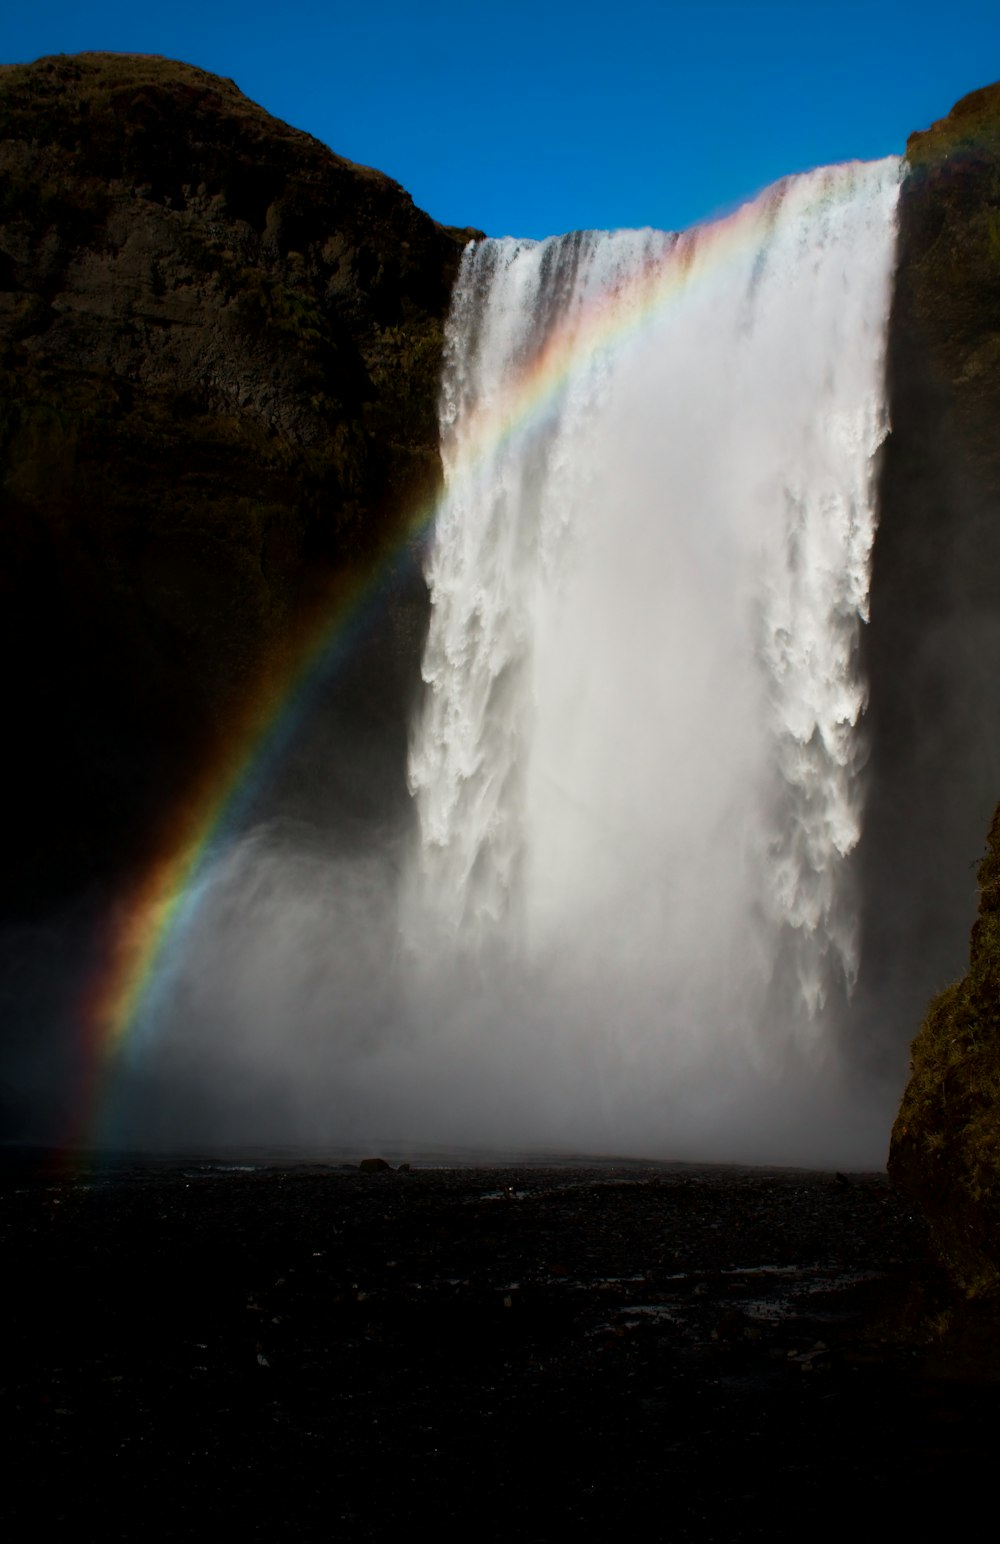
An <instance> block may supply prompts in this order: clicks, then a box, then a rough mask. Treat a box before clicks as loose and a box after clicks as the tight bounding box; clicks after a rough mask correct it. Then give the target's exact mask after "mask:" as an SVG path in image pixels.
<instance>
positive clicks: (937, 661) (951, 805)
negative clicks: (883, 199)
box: [865, 86, 1000, 1294]
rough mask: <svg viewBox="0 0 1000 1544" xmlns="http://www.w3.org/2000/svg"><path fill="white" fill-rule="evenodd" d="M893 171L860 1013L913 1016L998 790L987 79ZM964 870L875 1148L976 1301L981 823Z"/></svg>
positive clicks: (985, 1259)
mask: <svg viewBox="0 0 1000 1544" xmlns="http://www.w3.org/2000/svg"><path fill="white" fill-rule="evenodd" d="M907 160H908V162H909V176H908V178H907V180H906V182H905V183H904V186H903V191H902V199H901V209H900V250H899V263H898V272H897V280H896V292H895V301H894V307H893V315H892V323H891V329H890V355H889V388H890V400H891V406H892V419H893V433H892V437H891V440H890V442H889V445H888V448H887V454H886V460H885V465H884V469H883V482H882V490H881V491H882V514H881V520H880V525H879V533H878V539H877V544H876V552H875V570H874V577H873V591H872V626H871V628H870V630H869V647H870V659H869V667H870V673H871V681H872V704H873V708H872V716H871V722H872V730H873V777H872V795H871V800H870V806H869V812H868V823H867V832H866V842H867V843H868V844H869V845H868V852H867V863H868V869H867V875H866V877H867V879H868V881H869V895H870V896H871V897H872V898H873V899H872V901H871V904H870V905H869V909H868V914H867V918H866V939H865V944H866V950H867V957H868V959H869V960H870V961H872V962H873V964H872V967H871V968H870V969H869V976H868V980H867V983H866V986H867V990H868V993H869V996H870V999H871V1000H872V1001H873V1002H874V1003H876V1004H881V1005H882V1006H883V1007H884V1008H885V1010H886V1011H889V1010H890V1007H892V1008H895V1009H897V1010H898V1005H900V1004H901V1005H902V1006H903V1008H904V1010H905V1012H906V1014H907V1016H908V1017H912V1022H914V1023H917V1022H918V1021H919V1019H920V1017H921V1015H922V1013H923V1005H924V1002H925V1001H926V995H927V994H928V992H929V991H939V990H940V988H941V987H942V986H944V985H945V983H946V982H947V980H948V977H949V976H950V975H952V974H953V973H954V968H955V967H954V963H953V962H954V961H955V960H956V959H960V958H961V953H960V947H959V939H958V937H957V934H958V932H959V930H960V929H962V928H963V921H962V919H963V915H964V916H966V917H968V916H969V915H971V914H972V911H973V905H974V894H975V892H974V878H975V872H976V855H977V854H978V853H980V852H981V850H982V846H981V844H982V832H983V830H985V828H986V826H987V825H988V824H989V815H990V811H991V810H992V808H993V805H994V803H995V801H996V797H997V793H998V791H1000V607H998V597H1000V589H998V576H1000V434H998V425H1000V86H991V87H988V88H986V89H985V90H983V91H977V92H975V93H973V95H971V96H969V97H966V98H965V99H964V100H963V101H961V102H959V104H958V105H957V106H956V107H955V109H954V110H953V112H952V113H951V114H950V115H949V116H948V117H947V118H945V119H944V120H942V121H941V122H940V123H937V124H935V125H934V126H933V128H931V129H929V130H928V131H927V132H926V133H923V134H915V135H913V136H911V138H910V141H909V143H908V146H907ZM887 874H889V875H891V879H892V883H891V885H890V884H887V883H886V875H887ZM978 876H979V884H980V912H979V919H978V921H977V922H976V923H975V925H974V927H973V933H972V954H971V963H970V969H969V973H968V975H967V976H966V977H965V979H964V980H963V981H961V982H958V983H957V984H954V985H952V986H948V987H946V989H945V990H944V991H943V992H941V994H940V995H939V996H937V997H936V999H935V1001H934V1003H933V1005H932V1007H931V1010H930V1012H929V1014H928V1015H927V1018H926V1019H925V1021H924V1025H923V1028H922V1030H921V1032H920V1034H919V1036H918V1038H917V1040H916V1042H915V1043H914V1046H913V1064H912V1076H911V1081H910V1083H909V1086H908V1088H907V1091H906V1094H905V1097H904V1100H903V1104H902V1108H901V1110H900V1114H899V1118H898V1120H897V1122H896V1125H895V1129H894V1131H893V1137H892V1147H891V1152H890V1173H891V1175H892V1177H893V1179H894V1180H895V1181H896V1183H897V1184H898V1185H899V1186H900V1187H901V1188H902V1189H903V1190H905V1192H906V1193H907V1195H908V1196H910V1197H911V1198H912V1199H913V1200H914V1201H916V1202H918V1203H919V1204H920V1205H921V1206H922V1207H923V1208H924V1210H925V1211H926V1212H927V1214H928V1217H929V1219H930V1222H931V1226H932V1231H933V1233H934V1236H935V1238H936V1241H937V1244H938V1247H939V1251H940V1253H941V1256H942V1258H943V1260H944V1262H945V1264H946V1266H947V1267H948V1269H949V1272H950V1274H951V1276H952V1279H953V1281H954V1282H955V1283H956V1285H958V1286H959V1287H960V1289H961V1290H962V1291H963V1292H966V1293H972V1294H982V1293H984V1292H987V1293H988V1292H995V1291H997V1290H1000V1251H998V1248H997V1243H996V1240H997V1236H998V1235H997V1225H998V1222H1000V1212H998V1201H1000V931H998V929H1000V920H998V918H1000V913H998V911H997V904H998V893H997V883H998V879H1000V822H998V819H997V818H994V822H993V827H992V830H991V833H990V841H989V850H988V854H987V857H986V858H985V859H984V860H983V861H982V863H981V864H980V866H979V869H978ZM878 895H881V897H882V901H881V904H880V905H879V904H878V903H877V902H876V900H875V899H874V898H875V897H877V896H878ZM887 896H889V897H892V898H893V899H892V901H891V902H890V903H889V904H887V903H886V900H885V897H887ZM967 925H968V924H967V923H965V924H964V926H966V927H967ZM921 996H923V1001H921V1000H920V998H921Z"/></svg>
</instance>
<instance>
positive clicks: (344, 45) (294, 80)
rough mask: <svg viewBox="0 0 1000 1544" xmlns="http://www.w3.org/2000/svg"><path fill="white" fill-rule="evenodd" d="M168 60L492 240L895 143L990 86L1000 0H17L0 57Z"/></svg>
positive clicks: (757, 183) (644, 215)
mask: <svg viewBox="0 0 1000 1544" xmlns="http://www.w3.org/2000/svg"><path fill="white" fill-rule="evenodd" d="M92 48H99V49H114V50H120V51H132V50H134V51H136V52H141V53H161V54H166V55H168V56H172V57H175V58H181V59H186V60H187V61H189V62H190V63H192V64H200V65H202V66H203V67H204V68H205V69H209V70H214V71H216V72H218V73H219V74H222V75H228V76H230V77H232V78H233V79H234V80H235V81H236V83H237V85H239V86H240V87H241V88H242V89H243V90H244V91H245V92H246V93H247V95H248V96H251V97H253V98H254V99H255V100H256V101H258V102H260V103H261V104H262V105H263V106H264V107H266V108H268V110H269V111H271V112H273V113H275V114H276V115H277V116H278V117H280V118H284V119H286V120H287V121H288V122H289V123H292V124H294V125H296V127H298V128H303V129H307V130H308V131H309V132H310V133H311V134H314V135H316V137H317V138H318V139H321V140H323V141H324V142H325V143H326V144H328V145H330V146H332V147H333V149H335V150H337V151H338V152H339V153H340V154H342V155H346V156H349V157H350V158H351V159H352V160H356V161H363V162H366V163H367V164H368V165H371V166H377V167H379V168H380V169H381V170H383V171H386V172H388V173H389V174H390V175H391V176H393V177H395V178H396V179H397V180H398V181H399V182H401V183H402V184H403V185H404V187H406V188H407V189H408V190H409V192H410V193H412V194H413V197H414V199H415V200H416V202H417V203H418V204H419V205H421V206H422V207H423V208H424V209H426V210H428V211H429V212H430V213H431V214H432V215H434V216H435V218H437V219H439V220H444V221H446V222H448V223H450V224H456V225H476V226H479V227H481V228H482V229H484V230H486V231H487V232H488V233H489V234H490V235H505V234H514V235H520V236H543V235H547V234H549V233H551V232H555V231H562V230H566V229H570V228H572V227H574V226H594V227H611V226H621V225H656V226H661V227H664V228H668V229H676V228H679V227H682V226H686V225H689V224H691V223H692V222H694V221H695V220H698V219H701V218H704V217H705V216H708V215H711V214H713V213H716V212H719V211H721V210H725V209H727V208H730V207H732V206H733V205H734V204H736V203H739V202H741V201H742V200H743V199H744V198H746V197H748V196H749V195H751V194H753V193H755V192H756V191H757V190H758V189H760V188H761V187H763V186H765V185H766V184H767V183H769V182H772V181H774V179H775V178H777V177H780V176H782V175H784V174H785V173H787V172H791V171H800V170H803V169H805V168H807V167H810V166H815V165H819V164H822V163H825V162H830V161H840V160H847V159H851V158H853V157H865V158H867V157H873V156H879V155H885V154H889V153H892V152H900V151H902V149H903V148H904V145H905V141H906V136H907V134H908V133H909V132H910V131H911V130H912V129H918V128H925V127H926V126H927V125H928V124H929V123H930V122H932V121H933V119H935V118H939V117H942V116H943V115H944V114H945V113H946V112H947V111H948V109H949V108H950V107H951V106H952V104H953V103H954V101H955V100H956V99H957V98H958V97H959V96H961V95H963V94H964V93H965V92H967V91H971V90H973V89H975V87H977V86H982V85H987V84H988V83H989V82H990V81H993V80H996V79H998V78H1000V0H967V3H964V4H961V5H955V4H948V3H946V0H936V3H934V4H926V3H924V0H909V3H907V4H902V3H899V0H894V3H887V0H840V3H839V4H836V5H832V4H829V3H827V0H814V3H810V0H758V3H756V4H745V3H738V0H714V3H712V0H708V3H699V0H605V3H603V4H601V5H597V4H593V3H591V0H578V3H576V4H570V3H568V0H506V3H503V4H496V5H493V6H482V5H477V4H476V3H475V0H465V3H462V4H459V3H457V0H382V3H372V0H350V3H342V0H284V3H280V4H279V3H271V4H267V5H265V4H261V3H258V0H241V3H237V0H201V3H195V0H171V3H170V4H169V5H162V4H147V5H139V4H136V3H134V0H133V3H129V4H125V3H121V0H21V3H20V4H11V5H10V6H7V7H5V15H4V16H3V17H2V18H0V60H3V61H4V62H8V63H9V62H14V61H18V60H28V59H34V58H37V57H38V56H39V55H41V54H47V53H75V52H76V51H78V50H81V49H92Z"/></svg>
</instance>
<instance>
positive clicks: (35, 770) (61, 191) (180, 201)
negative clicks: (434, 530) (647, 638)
mask: <svg viewBox="0 0 1000 1544" xmlns="http://www.w3.org/2000/svg"><path fill="white" fill-rule="evenodd" d="M469 234H471V233H468V232H457V231H452V230H446V229H443V228H442V227H440V226H437V225H435V223H434V222H433V221H432V220H430V219H429V218H428V217H427V216H425V215H424V214H422V213H421V212H420V211H419V210H418V209H416V208H415V207H414V205H413V203H412V201H411V199H410V198H409V196H408V195H407V194H406V193H404V192H403V190H402V189H401V188H399V187H398V186H397V185H396V184H395V183H393V182H392V181H390V179H389V178H387V177H385V176H382V175H381V174H380V173H378V172H375V171H371V170H369V169H367V168H365V167H360V166H355V165H352V164H351V163H349V162H347V161H344V160H342V159H341V158H339V157H338V156H336V155H333V154H332V153H331V152H330V151H329V150H327V149H326V148H325V147H324V146H322V145H320V144H319V143H318V142H317V141H315V140H313V139H311V138H310V137H309V136H308V135H305V134H302V133H298V132H296V131H295V130H294V129H291V128H289V127H287V126H286V125H285V124H283V123H279V122H278V121H277V120H275V119H274V118H271V117H270V116H269V115H268V114H267V113H266V112H264V111H263V110H262V109H261V108H259V107H256V106H255V105H254V104H253V103H251V102H250V101H248V100H247V98H246V97H244V96H243V95H242V93H241V92H240V91H239V90H238V89H237V88H236V86H235V85H233V83H232V82H230V81H225V80H221V79H219V78H217V77H215V76H212V75H208V74H206V73H205V72H204V71H202V70H199V69H195V68H193V67H191V66H188V65H183V64H175V63H170V62H168V61H166V60H162V59H158V58H149V57H133V56H127V55H121V56H118V55H107V54H94V55H81V56H77V57H59V58H52V59H43V60H40V61H38V62H37V63H35V64H32V65H27V66H7V67H4V68H2V69H0V467H2V469H3V476H2V483H0V489H2V491H0V497H2V509H0V518H2V524H3V531H4V541H5V544H6V551H7V553H8V555H9V556H8V561H7V562H5V564H4V592H3V595H2V599H0V628H2V638H3V645H2V646H3V656H4V659H5V662H6V681H7V685H6V694H7V714H6V718H7V722H8V724H9V725H12V726H14V725H16V726H17V742H16V750H15V753H14V754H13V755H11V752H10V751H8V758H7V775H8V780H9V792H8V805H7V808H8V811H13V812H14V818H13V820H11V819H10V818H8V830H7V839H6V843H5V847H6V851H5V864H4V884H3V886H2V903H3V905H4V906H5V907H6V908H7V909H8V910H10V911H11V912H15V913H18V914H21V915H23V914H24V912H25V910H26V909H30V907H31V906H32V904H33V903H37V904H38V905H39V906H41V905H51V904H52V902H53V900H57V899H58V898H59V897H60V896H64V895H66V894H70V893H72V892H73V891H74V890H76V889H79V887H80V886H83V885H86V884H87V883H88V882H90V881H91V880H93V878H94V877H95V876H97V875H100V874H102V873H105V874H114V873H115V872H116V871H117V870H119V869H121V867H122V866H123V865H124V866H127V865H128V864H129V863H130V862H131V861H133V860H135V859H136V858H138V857H141V845H142V841H143V833H144V831H145V830H146V829H147V827H148V823H149V817H150V812H151V811H153V810H155V809H156V808H158V807H160V806H161V805H162V804H163V803H164V801H166V800H169V798H170V796H171V793H172V792H174V791H176V788H177V786H178V784H179V783H180V782H181V781H182V779H183V778H185V777H189V776H190V774H191V769H192V766H193V765H194V764H196V762H197V759H198V757H199V756H201V755H202V754H203V753H204V751H205V748H206V745H207V744H208V743H209V742H210V740H211V738H212V736H213V734H214V733H215V732H216V729H217V727H218V726H219V725H221V724H223V723H224V722H225V720H226V718H227V716H228V715H230V714H231V713H232V711H233V709H234V706H235V705H237V704H238V703H239V701H240V699H241V696H242V695H243V694H245V693H246V691H247V690H249V689H250V687H251V685H252V683H253V681H254V679H255V677H256V676H257V675H258V674H259V672H260V669H261V667H262V664H263V662H264V661H265V660H266V658H267V656H268V654H269V653H271V652H273V651H275V650H278V649H281V648H282V647H284V646H285V645H286V644H287V643H288V640H289V638H290V637H292V636H293V635H294V634H295V631H296V629H297V628H298V627H300V626H301V625H302V624H303V621H304V619H305V618H306V617H307V616H308V615H309V613H310V611H311V610H314V609H315V607H316V605H317V604H319V603H321V601H322V598H323V596H324V595H325V594H326V593H327V592H328V591H329V589H330V586H331V585H336V584H337V583H338V582H341V581H343V580H344V579H345V578H346V577H350V575H351V574H352V573H355V574H356V573H363V572H364V571H365V570H366V569H369V568H371V566H372V565H373V564H374V563H375V562H377V561H378V559H379V555H380V554H381V553H383V552H384V551H385V550H387V549H389V548H392V547H393V545H394V544H396V543H398V542H399V540H400V532H401V531H403V530H405V522H406V521H407V520H408V519H409V518H411V517H412V514H413V512H414V511H415V510H417V509H419V507H420V506H421V504H424V503H426V502H427V501H428V500H429V499H430V498H431V497H432V496H433V493H434V490H435V487H436V485H437V482H438V479H439V477H440V462H439V457H438V449H437V422H436V394H437V378H438V366H439V355H440V347H441V333H442V323H443V318H444V315H445V313H446V311H447V305H448V297H449V294H450V289H451V284H452V280H453V276H454V273H455V269H456V265H457V262H458V259H459V256H460V253H461V249H462V247H463V245H464V244H465V241H466V240H467V239H468V236H469ZM405 566H406V565H405V562H404V564H403V568H404V570H405ZM411 569H413V565H412V564H411ZM413 571H414V572H415V570H413ZM396 588H397V594H396V597H395V609H394V613H393V616H394V622H395V626H396V630H397V633H401V634H402V635H408V636H404V637H403V639H402V643H401V646H400V648H399V649H397V650H395V651H394V650H393V646H392V643H391V632H392V629H391V628H390V629H389V630H388V631H389V635H390V642H389V644H388V645H386V646H385V647H387V648H388V651H389V656H391V657H388V658H383V659H381V660H380V661H379V662H378V663H379V678H380V688H379V691H380V694H381V700H380V702H379V703H378V704H376V705H375V707H374V708H373V707H372V703H371V701H370V694H366V692H365V691H364V690H363V688H362V687H361V686H357V683H356V689H355V699H356V702H355V705H356V706H358V705H360V706H359V713H360V716H361V718H362V719H363V718H364V716H365V714H366V713H367V714H369V715H370V714H371V712H372V711H374V712H375V713H376V716H380V718H381V721H382V722H383V725H395V726H396V727H395V729H394V730H392V731H389V730H387V731H386V733H387V734H388V735H389V739H390V740H392V735H393V734H394V735H395V741H398V742H399V744H398V745H396V744H395V741H393V745H394V746H395V750H392V751H390V759H391V756H392V755H394V754H395V755H397V756H401V755H402V749H401V746H402V736H403V734H404V733H405V730H404V729H403V728H402V727H400V726H403V725H405V720H406V707H405V700H404V699H405V696H406V693H407V692H408V691H409V690H411V689H412V685H413V682H412V674H413V671H414V669H415V664H414V663H413V661H414V660H415V659H416V658H418V656H419V649H418V648H415V647H414V643H413V636H412V634H413V632H414V630H415V631H416V632H417V633H419V629H420V627H421V625H422V610H421V608H422V606H423V604H424V602H423V598H422V590H421V587H420V585H419V584H418V583H410V584H408V583H407V580H406V577H405V574H404V575H403V577H401V578H400V579H399V581H398V583H397V587H396ZM383 631H384V630H383ZM349 690H350V689H349V688H348V692H349ZM394 694H395V699H394ZM345 711H346V712H347V715H348V717H350V715H351V710H350V708H348V709H346V710H345ZM375 759H376V760H377V759H378V756H377V755H376V757H375ZM383 759H384V758H383ZM369 771H370V768H369Z"/></svg>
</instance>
